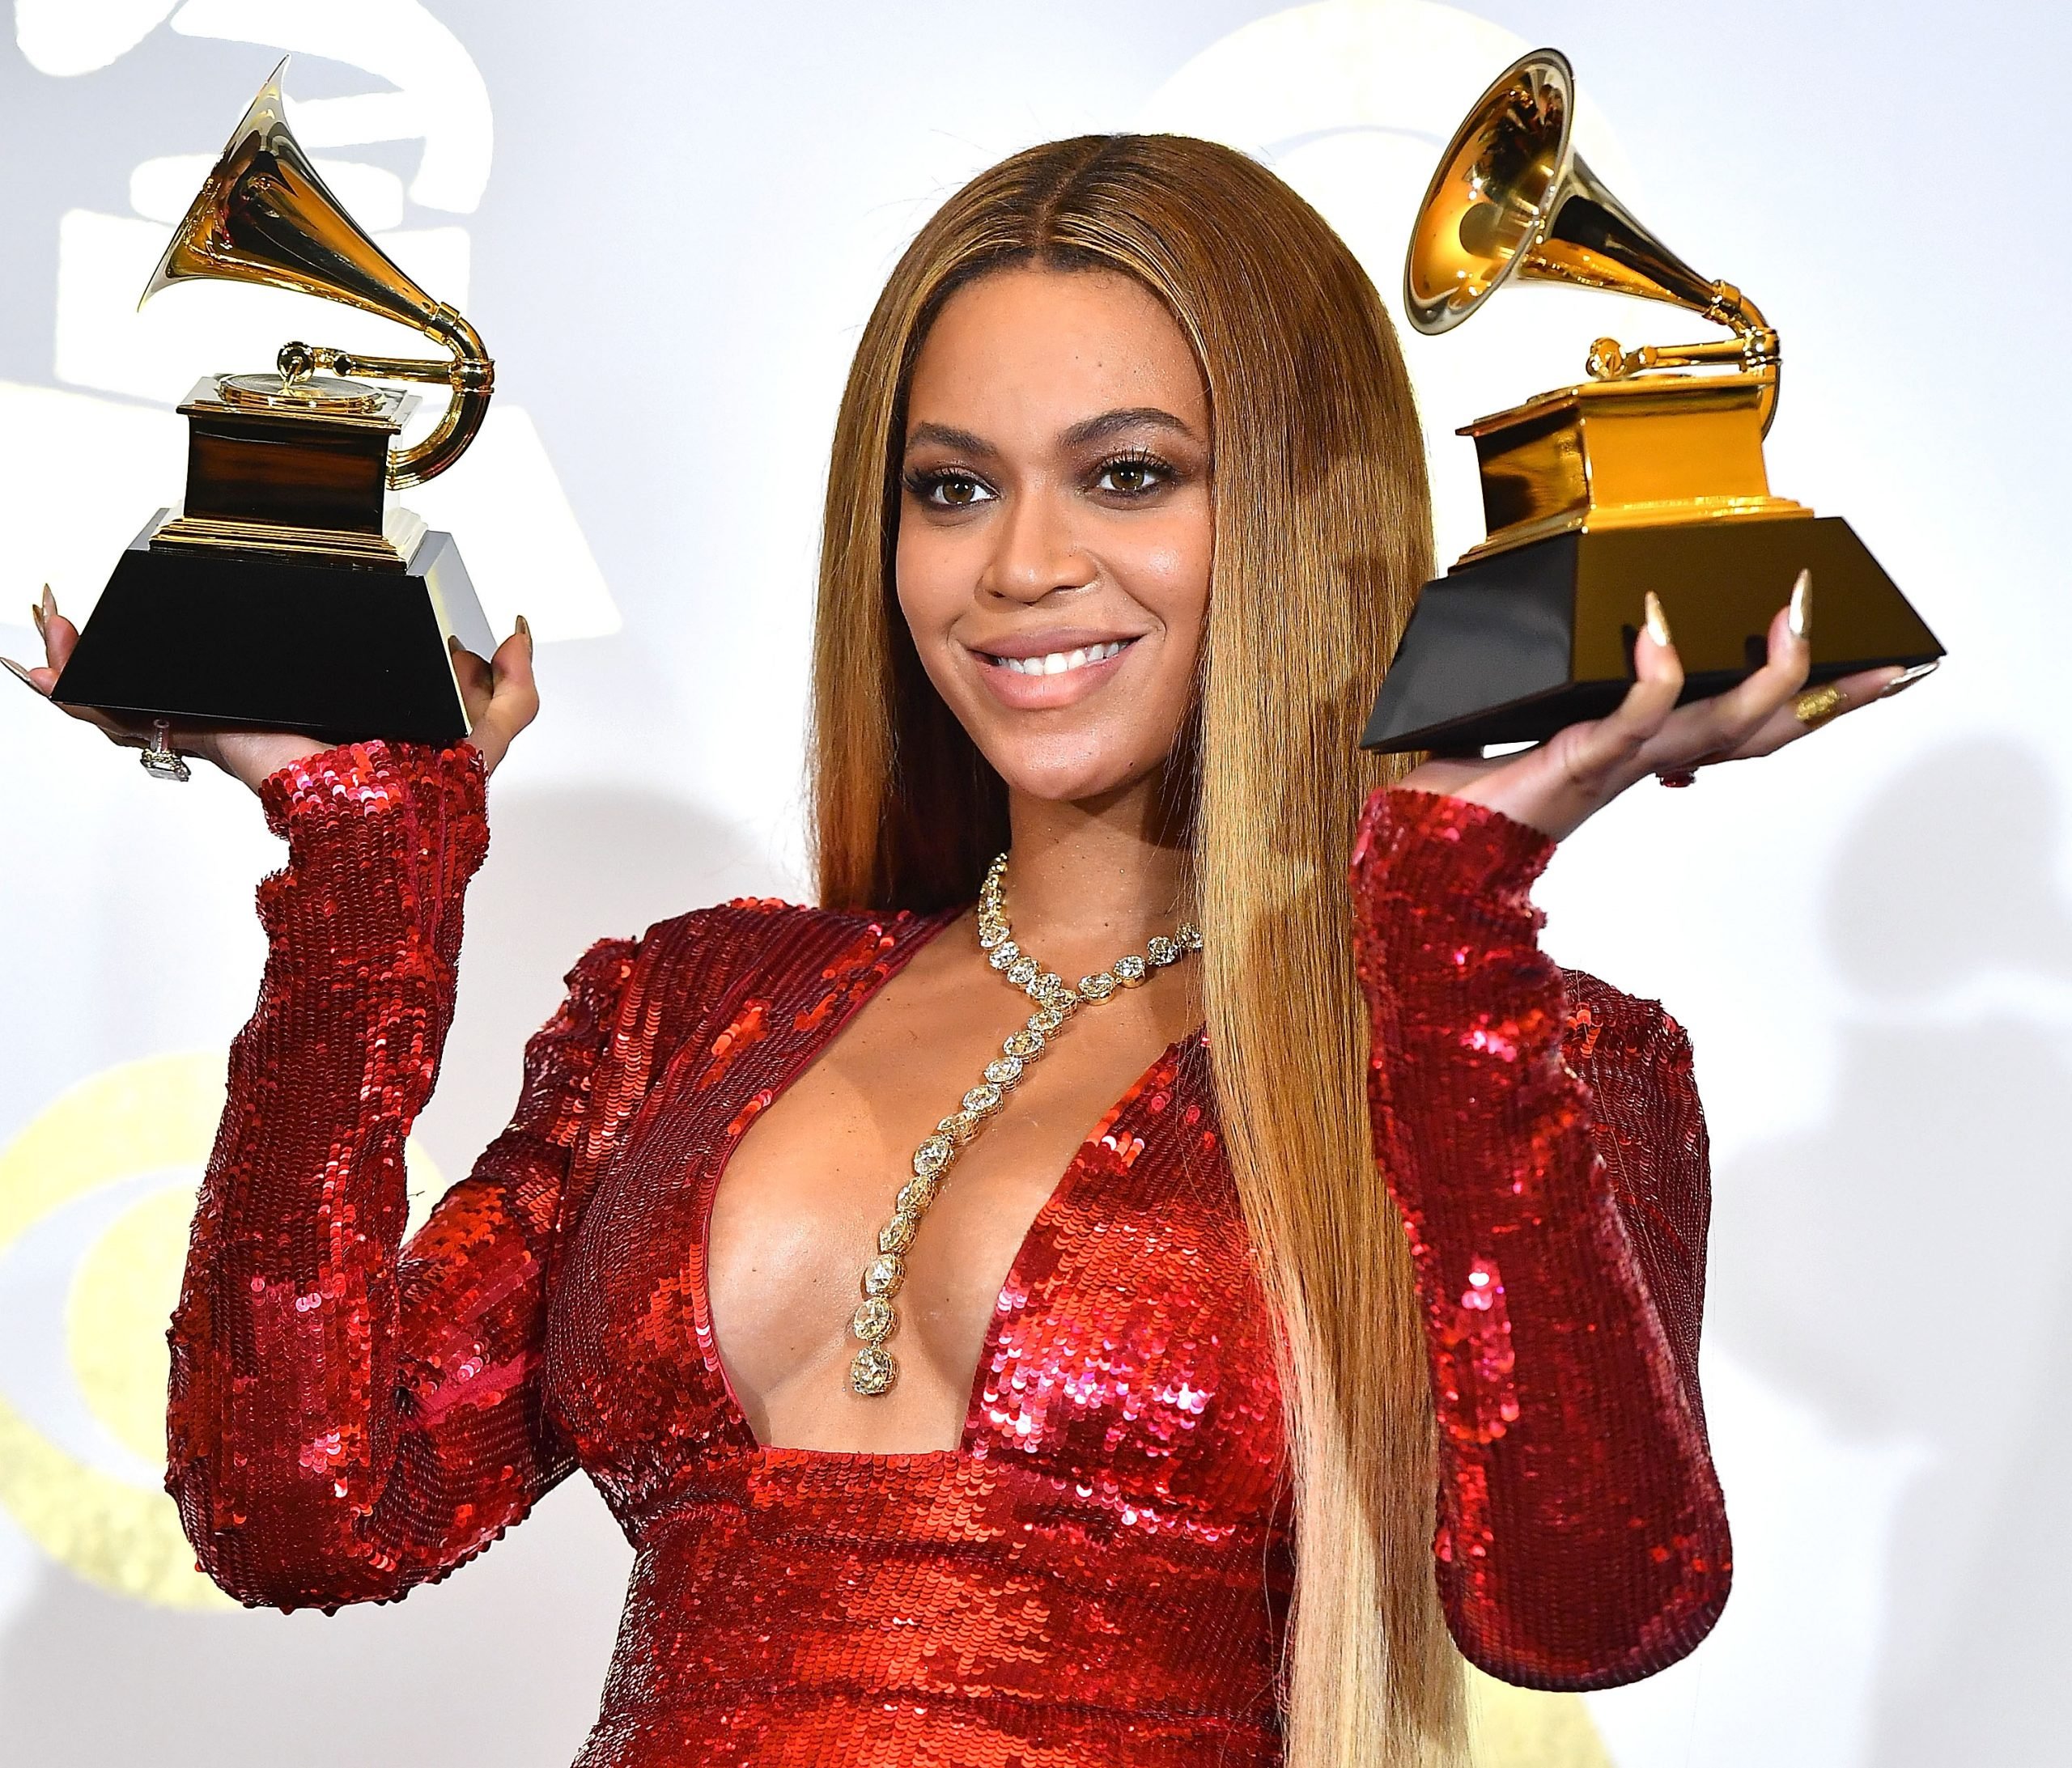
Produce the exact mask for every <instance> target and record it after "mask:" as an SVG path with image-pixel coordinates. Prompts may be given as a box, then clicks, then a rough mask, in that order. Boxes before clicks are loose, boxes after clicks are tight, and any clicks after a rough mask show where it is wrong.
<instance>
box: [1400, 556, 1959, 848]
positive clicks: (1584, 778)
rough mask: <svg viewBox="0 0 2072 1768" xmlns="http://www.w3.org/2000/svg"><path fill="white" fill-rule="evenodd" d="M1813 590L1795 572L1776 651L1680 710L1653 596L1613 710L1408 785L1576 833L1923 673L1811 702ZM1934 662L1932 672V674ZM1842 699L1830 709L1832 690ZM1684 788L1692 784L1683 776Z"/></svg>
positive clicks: (1549, 830) (1773, 638)
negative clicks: (1659, 780) (1645, 790)
mask: <svg viewBox="0 0 2072 1768" xmlns="http://www.w3.org/2000/svg"><path fill="white" fill-rule="evenodd" d="M1812 602H1813V586H1812V578H1811V573H1810V572H1806V571H1802V572H1800V573H1799V576H1798V583H1797V584H1796V585H1795V586H1794V588H1793V590H1792V594H1791V600H1790V603H1789V604H1787V605H1786V606H1785V607H1783V608H1779V609H1778V610H1777V617H1776V618H1775V619H1774V620H1773V621H1771V622H1770V633H1769V655H1768V659H1767V660H1766V661H1765V662H1764V664H1763V667H1762V668H1760V669H1758V670H1756V672H1754V673H1753V674H1752V675H1751V676H1749V677H1748V678H1747V680H1745V681H1743V682H1742V683H1740V684H1739V685H1738V686H1736V687H1733V688H1730V689H1727V690H1726V692H1725V693H1720V694H1716V695H1714V696H1713V697H1712V698H1711V699H1709V700H1694V701H1692V703H1691V704H1690V705H1688V706H1679V705H1677V703H1676V697H1677V695H1678V694H1679V693H1682V692H1683V690H1684V665H1683V664H1682V663H1681V662H1679V660H1678V658H1677V655H1676V647H1675V643H1674V642H1673V641H1672V640H1671V637H1670V632H1669V623H1668V621H1667V620H1665V619H1664V618H1663V617H1662V604H1661V603H1660V602H1659V601H1658V600H1656V598H1655V596H1654V594H1653V593H1652V592H1650V594H1649V596H1648V598H1647V627H1646V630H1645V631H1643V632H1642V633H1641V635H1640V636H1639V638H1637V639H1636V640H1635V641H1634V644H1633V675H1634V680H1633V686H1632V687H1631V688H1630V689H1628V690H1627V693H1626V697H1625V698H1624V700H1622V701H1621V702H1620V703H1619V706H1618V708H1617V710H1615V711H1613V712H1612V713H1611V714H1609V715H1608V716H1607V717H1604V718H1602V719H1591V720H1590V721H1589V722H1587V723H1582V724H1572V725H1570V726H1569V727H1568V728H1567V729H1565V730H1564V731H1559V732H1557V733H1556V735H1555V736H1553V737H1552V739H1551V740H1548V741H1547V742H1545V743H1542V744H1539V746H1538V747H1537V748H1530V749H1526V750H1522V751H1521V752H1520V753H1518V754H1515V755H1504V756H1499V757H1496V758H1495V759H1493V760H1490V761H1476V760H1474V759H1472V758H1466V759H1456V758H1446V757H1437V758H1434V759H1433V760H1432V761H1427V762H1426V763H1425V765H1423V766H1422V767H1420V768H1418V769H1417V770H1416V771H1415V772H1413V773H1412V774H1410V776H1409V777H1408V778H1407V779H1405V780H1404V781H1403V784H1404V785H1405V786H1408V787H1410V788H1411V789H1412V790H1413V791H1423V792H1437V793H1441V794H1443V795H1447V796H1450V797H1453V798H1463V799H1467V800H1468V801H1469V802H1470V803H1476V804H1486V805H1488V807H1489V808H1491V809H1492V810H1497V811H1501V812H1503V813H1504V814H1505V816H1509V817H1510V818H1511V819H1512V820H1514V821H1517V822H1521V823H1529V824H1531V826H1532V827H1534V828H1535V829H1539V830H1540V831H1541V832H1542V833H1545V834H1547V835H1549V836H1551V837H1553V838H1554V839H1555V840H1556V841H1559V840H1560V839H1561V837H1563V836H1565V835H1568V834H1570V833H1573V831H1574V830H1576V829H1578V828H1580V827H1581V826H1582V824H1583V823H1584V822H1586V820H1588V819H1589V818H1590V816H1592V815H1594V813H1595V812H1598V811H1599V810H1601V809H1603V808H1604V806H1605V805H1607V804H1608V803H1611V800H1612V799H1615V798H1616V797H1617V796H1618V795H1620V793H1621V792H1623V791H1625V790H1626V788H1627V787H1628V786H1631V785H1633V783H1634V782H1635V781H1637V780H1643V779H1645V778H1647V777H1648V775H1650V774H1662V775H1663V776H1665V777H1666V778H1667V779H1669V780H1670V781H1671V782H1675V781H1676V780H1677V777H1678V776H1679V775H1684V776H1688V775H1689V774H1692V773H1693V772H1695V771H1696V770H1697V769H1699V768H1700V767H1709V766H1712V765H1714V764H1715V763H1717V762H1720V761H1750V760H1752V759H1754V758H1755V757H1757V756H1761V755H1769V754H1772V753H1775V752H1776V751H1777V750H1778V749H1781V748H1783V747H1784V746H1785V744H1787V743H1792V742H1796V741H1797V740H1798V739H1799V738H1800V737H1802V736H1807V735H1809V734H1810V733H1811V731H1815V730H1817V729H1818V728H1819V727H1820V726H1821V725H1823V724H1826V723H1830V722H1831V721H1832V719H1835V718H1837V717H1839V716H1840V715H1841V714H1843V713H1845V712H1853V711H1854V710H1857V708H1858V707H1859V706H1868V705H1869V704H1870V702H1872V701H1874V700H1877V699H1880V698H1882V697H1883V696H1884V695H1885V694H1887V693H1889V692H1891V691H1892V689H1894V688H1895V687H1896V686H1897V685H1899V684H1900V680H1901V678H1902V677H1904V678H1905V679H1906V680H1908V681H1909V682H1911V681H1913V680H1917V679H1918V678H1919V677H1920V676H1922V675H1925V674H1926V673H1927V669H1926V668H1925V669H1919V670H1908V669H1898V668H1883V669H1865V670H1862V671H1860V672H1858V673H1857V674H1855V675H1849V676H1842V677H1841V679H1840V680H1836V681H1834V682H1832V683H1830V684H1828V687H1827V688H1824V689H1815V695H1817V696H1818V698H1817V699H1815V696H1814V695H1809V696H1807V697H1805V698H1806V701H1807V702H1809V703H1807V704H1805V705H1804V706H1801V705H1800V704H1799V703H1798V702H1800V701H1801V695H1800V691H1799V690H1800V689H1802V688H1803V687H1804V686H1805V685H1806V672H1807V668H1808V667H1809V666H1810V664H1811V662H1812V647H1811V644H1810V642H1808V641H1809V635H1810V634H1811V631H1812ZM1927 668H1934V664H1930V665H1928V666H1927ZM1830 693H1832V695H1834V696H1836V698H1834V700H1833V701H1832V704H1829V703H1827V702H1828V696H1829V694H1830ZM1684 783H1688V778H1687V780H1686V781H1685V782H1684Z"/></svg>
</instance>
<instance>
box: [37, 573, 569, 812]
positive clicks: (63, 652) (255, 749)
mask: <svg viewBox="0 0 2072 1768" xmlns="http://www.w3.org/2000/svg"><path fill="white" fill-rule="evenodd" d="M30 613H31V615H32V617H33V618H34V620H35V621H36V630H38V631H39V632H40V633H41V634H42V635H43V654H44V662H43V664H42V666H41V667H40V668H25V667H24V666H23V665H22V664H18V663H16V662H15V661H14V660H13V659H11V658H0V662H5V663H6V665H7V668H9V669H10V670H11V671H12V672H14V674H15V676H18V677H19V679H20V680H23V681H25V682H27V683H28V685H29V686H30V687H32V689H35V690H36V692H37V693H40V694H41V695H42V696H43V697H45V699H49V697H50V692H51V689H53V688H54V687H56V686H57V677H58V675H59V673H60V672H62V670H63V668H64V667H65V664H66V659H68V658H69V657H70V655H72V647H73V646H74V645H75V644H77V643H78V642H79V629H78V628H77V627H76V626H74V625H73V624H72V622H71V621H69V620H67V619H66V617H64V616H63V615H62V614H61V613H58V611H57V598H56V597H55V596H53V595H52V594H51V593H50V590H49V586H48V585H46V586H45V589H44V591H43V596H42V598H41V600H39V601H38V602H36V604H34V605H33V606H32V608H31V610H30ZM453 668H454V673H455V674H456V676H458V677H459V679H460V683H461V697H462V698H463V700H464V701H465V702H466V705H467V708H468V717H469V723H470V725H471V726H472V728H471V729H470V731H469V733H468V736H467V738H466V740H467V741H468V742H469V743H472V744H473V745H474V746H475V747H476V748H478V749H479V750H481V751H482V766H483V769H484V770H485V771H486V772H488V773H495V771H496V766H497V764H498V763H499V761H502V760H503V757H504V753H505V752H506V751H507V749H509V748H510V747H511V744H512V740H514V739H515V738H516V736H517V735H518V733H519V732H520V731H522V730H524V728H525V727H526V726H527V725H529V724H530V723H532V722H533V718H534V716H535V715H536V714H537V713H538V711H539V710H540V696H539V690H538V689H537V687H535V686H534V685H533V634H532V629H531V628H530V627H529V625H527V624H526V622H525V617H524V615H522V614H521V615H520V616H519V617H518V625H517V627H516V630H514V631H513V632H512V634H511V636H510V637H509V638H507V639H505V640H504V641H503V643H502V644H500V645H499V646H498V647H496V655H495V656H493V657H491V658H490V659H487V660H486V661H485V660H484V659H482V658H480V657H478V656H477V655H475V654H474V653H473V651H463V650H461V649H460V648H459V642H458V641H457V640H456V641H455V649H454V655H453ZM62 710H64V711H65V712H67V713H69V714H70V715H71V716H72V717H74V718H75V719H83V720H85V721H86V723H89V724H92V725H96V726H98V727H100V730H101V731H103V732H104V733H105V735H106V736H107V737H108V740H109V741H111V742H113V743H118V744H121V745H122V746H123V747H124V748H133V749H141V748H148V747H150V745H151V739H152V736H153V734H154V733H153V729H152V727H151V726H149V725H146V724H140V723H135V722H134V721H130V720H127V719H117V718H114V717H112V716H111V715H110V714H108V713H105V712H96V711H94V710H91V708H88V707H86V706H65V707H63V708H62ZM166 742H167V744H168V746H169V747H170V748H175V749H177V750H178V751H179V752H180V753H181V754H183V755H191V756H194V757H198V758H200V759H202V760H203V761H213V762H214V764H215V765H217V766H218V767H219V768H221V769H222V770H223V771H224V772H225V773H226V774H230V775H231V777H232V778H236V779H239V780H241V781H243V782H244V784H245V785H247V786H250V787H251V788H252V790H253V791H255V792H256V791H258V790H259V786H260V784H261V782H262V781H264V780H265V778H266V776H267V775H268V774H272V773H274V772H276V771H277V770H279V769H281V768H283V767H286V766H287V765H288V764H289V763H290V762H291V761H301V760H302V759H303V758H304V757H305V756H311V755H320V754H321V753H323V752H324V750H325V748H326V747H327V746H328V745H326V744H323V743H320V742H318V741H317V740H316V739H315V738H314V737H308V736H297V735H296V734H295V733H294V732H293V731H243V730H232V729H230V728H227V727H217V728H214V729H209V728H203V727H185V728H181V729H178V730H168V731H167V733H166Z"/></svg>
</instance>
